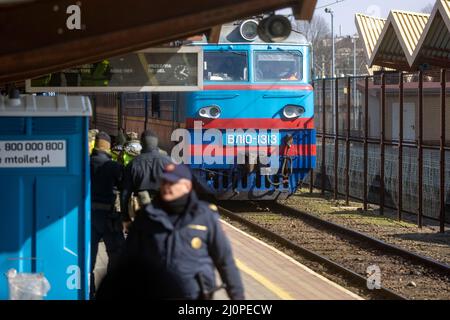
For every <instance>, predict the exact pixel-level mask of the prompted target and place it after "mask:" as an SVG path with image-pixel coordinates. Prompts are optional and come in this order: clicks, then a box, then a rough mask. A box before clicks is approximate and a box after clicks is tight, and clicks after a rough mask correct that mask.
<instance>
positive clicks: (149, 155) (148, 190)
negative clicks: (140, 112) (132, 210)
mask: <svg viewBox="0 0 450 320" xmlns="http://www.w3.org/2000/svg"><path fill="white" fill-rule="evenodd" d="M141 145H142V151H141V154H140V155H138V156H137V157H136V158H134V159H133V160H132V161H131V162H130V163H129V164H128V165H127V166H126V167H125V172H124V178H123V188H122V193H121V208H122V212H123V214H124V215H123V216H124V217H125V218H128V220H130V219H131V217H130V216H129V212H128V204H129V201H130V197H131V194H132V193H134V195H135V196H137V197H138V199H139V202H140V206H141V207H144V206H145V205H147V204H149V203H150V202H151V199H152V198H153V197H154V196H155V194H157V193H158V191H159V186H160V184H161V175H162V173H163V169H164V167H165V166H166V165H167V164H169V163H171V162H172V161H171V159H170V158H169V157H168V156H166V155H163V154H161V152H160V150H159V148H158V137H157V136H156V135H155V134H154V133H153V132H152V131H150V130H147V131H145V132H143V133H142V135H141Z"/></svg>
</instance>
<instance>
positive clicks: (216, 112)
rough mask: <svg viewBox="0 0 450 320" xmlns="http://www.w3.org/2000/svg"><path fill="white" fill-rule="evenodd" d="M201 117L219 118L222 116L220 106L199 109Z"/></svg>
mask: <svg viewBox="0 0 450 320" xmlns="http://www.w3.org/2000/svg"><path fill="white" fill-rule="evenodd" d="M198 114H199V115H200V117H203V118H211V119H217V118H219V117H220V114H221V111H220V108H219V106H208V107H203V108H201V109H200V110H199V111H198Z"/></svg>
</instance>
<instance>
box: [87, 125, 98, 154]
mask: <svg viewBox="0 0 450 320" xmlns="http://www.w3.org/2000/svg"><path fill="white" fill-rule="evenodd" d="M98 132H99V131H98V130H97V129H91V130H89V132H88V141H89V155H91V154H92V150H94V147H95V137H96V136H97V134H98Z"/></svg>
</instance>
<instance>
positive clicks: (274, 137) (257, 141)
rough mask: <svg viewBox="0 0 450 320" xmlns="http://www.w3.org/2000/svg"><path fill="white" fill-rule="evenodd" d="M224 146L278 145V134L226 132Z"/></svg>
mask: <svg viewBox="0 0 450 320" xmlns="http://www.w3.org/2000/svg"><path fill="white" fill-rule="evenodd" d="M225 144H226V145H228V146H259V145H263V146H267V145H279V144H280V134H279V133H273V132H264V133H262V132H261V133H257V132H233V133H228V132H227V133H226V134H225Z"/></svg>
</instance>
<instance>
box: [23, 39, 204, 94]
mask: <svg viewBox="0 0 450 320" xmlns="http://www.w3.org/2000/svg"><path fill="white" fill-rule="evenodd" d="M202 66H203V50H202V49H201V48H199V47H180V48H152V49H146V50H143V51H139V52H134V53H129V54H126V55H123V56H118V57H114V58H110V59H105V60H102V61H98V62H96V63H90V64H84V65H81V66H79V67H74V68H70V69H66V70H63V71H61V72H56V73H52V74H48V75H45V76H41V77H39V78H35V79H28V80H27V81H26V90H27V92H30V93H33V92H127V91H128V92H130V91H131V92H139V91H159V92H161V91H197V90H202V89H203V68H202Z"/></svg>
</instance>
